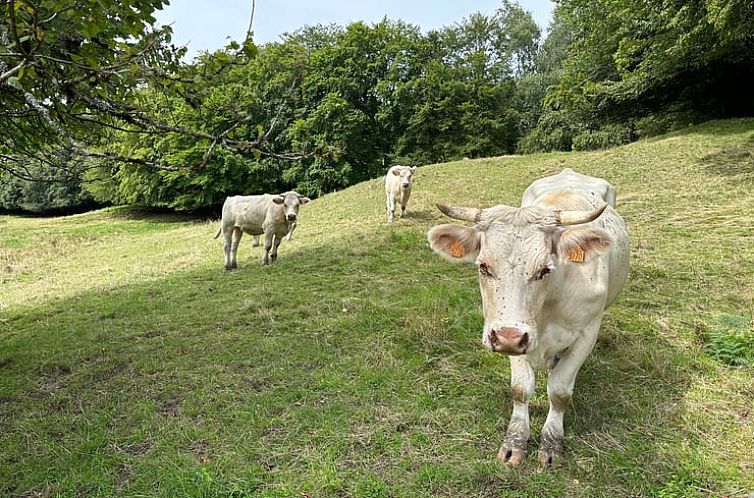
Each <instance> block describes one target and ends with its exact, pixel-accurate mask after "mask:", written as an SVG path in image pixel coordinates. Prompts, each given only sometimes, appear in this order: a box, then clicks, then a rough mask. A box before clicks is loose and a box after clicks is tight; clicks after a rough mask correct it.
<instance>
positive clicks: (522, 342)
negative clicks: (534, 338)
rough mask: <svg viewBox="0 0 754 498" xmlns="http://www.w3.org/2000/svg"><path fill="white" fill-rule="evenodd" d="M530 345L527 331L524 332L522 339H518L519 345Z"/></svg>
mask: <svg viewBox="0 0 754 498" xmlns="http://www.w3.org/2000/svg"><path fill="white" fill-rule="evenodd" d="M528 345H529V334H528V333H527V332H524V335H523V336H522V337H521V340H520V341H518V346H519V347H521V348H525V347H526V346H528Z"/></svg>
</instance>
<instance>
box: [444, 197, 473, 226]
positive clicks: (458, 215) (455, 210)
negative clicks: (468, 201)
mask: <svg viewBox="0 0 754 498" xmlns="http://www.w3.org/2000/svg"><path fill="white" fill-rule="evenodd" d="M436 206H437V209H439V210H440V211H442V212H443V214H444V215H445V216H447V217H449V218H453V219H456V220H463V221H473V222H474V223H478V222H479V219H480V217H481V216H482V210H481V209H479V208H470V207H463V206H448V205H447V204H442V203H441V202H438V203H437V204H436Z"/></svg>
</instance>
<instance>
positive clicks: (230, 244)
mask: <svg viewBox="0 0 754 498" xmlns="http://www.w3.org/2000/svg"><path fill="white" fill-rule="evenodd" d="M242 235H243V232H242V231H241V229H240V228H238V227H233V228H231V229H230V230H228V232H227V235H225V238H224V240H223V246H224V249H225V269H226V270H232V269H233V268H237V267H238V264H237V263H236V257H237V255H238V244H239V243H240V242H241V236H242Z"/></svg>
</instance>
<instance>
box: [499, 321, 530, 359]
mask: <svg viewBox="0 0 754 498" xmlns="http://www.w3.org/2000/svg"><path fill="white" fill-rule="evenodd" d="M490 346H492V350H493V351H494V352H496V353H503V354H509V355H519V354H526V350H527V349H528V348H529V334H527V333H526V332H521V331H520V330H518V329H517V328H514V327H503V328H500V329H497V330H492V331H491V332H490Z"/></svg>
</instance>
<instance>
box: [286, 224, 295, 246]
mask: <svg viewBox="0 0 754 498" xmlns="http://www.w3.org/2000/svg"><path fill="white" fill-rule="evenodd" d="M295 229H296V222H295V221H292V222H291V228H290V229H289V230H288V235H286V236H285V240H287V241H289V242H290V241H291V239H292V238H293V231H294V230H295Z"/></svg>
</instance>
